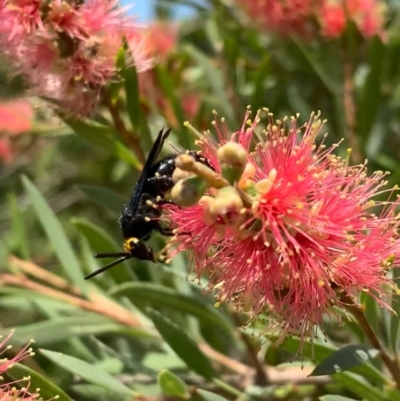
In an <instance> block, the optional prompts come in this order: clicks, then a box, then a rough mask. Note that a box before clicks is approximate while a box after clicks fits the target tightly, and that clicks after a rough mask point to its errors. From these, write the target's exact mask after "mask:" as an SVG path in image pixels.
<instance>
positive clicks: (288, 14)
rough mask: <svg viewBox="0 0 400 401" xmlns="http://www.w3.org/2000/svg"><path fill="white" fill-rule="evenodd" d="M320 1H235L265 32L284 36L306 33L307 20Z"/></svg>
mask: <svg viewBox="0 0 400 401" xmlns="http://www.w3.org/2000/svg"><path fill="white" fill-rule="evenodd" d="M319 1H320V0H236V2H237V3H238V4H239V5H240V6H241V7H243V8H244V9H245V10H246V12H247V14H248V15H249V16H250V17H251V18H252V20H254V21H255V22H256V23H258V24H259V26H260V27H261V29H263V30H265V31H269V32H271V31H275V32H278V33H280V34H283V35H286V34H291V33H304V32H305V31H308V24H309V19H310V17H311V16H312V15H313V12H314V7H315V5H316V4H318V2H319Z"/></svg>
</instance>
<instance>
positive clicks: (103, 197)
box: [78, 185, 126, 216]
mask: <svg viewBox="0 0 400 401" xmlns="http://www.w3.org/2000/svg"><path fill="white" fill-rule="evenodd" d="M78 188H79V189H80V190H81V191H82V192H83V193H84V194H85V195H86V196H88V197H89V198H90V199H92V200H94V201H95V202H96V203H97V204H98V205H100V206H103V207H104V208H106V209H108V210H110V211H111V212H112V213H113V214H115V215H116V216H119V215H120V214H121V212H122V208H123V205H124V204H125V202H126V199H124V198H123V197H122V196H119V195H117V194H116V193H115V192H113V191H110V190H109V189H106V188H102V187H95V186H91V185H79V186H78Z"/></svg>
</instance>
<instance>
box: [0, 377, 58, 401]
mask: <svg viewBox="0 0 400 401" xmlns="http://www.w3.org/2000/svg"><path fill="white" fill-rule="evenodd" d="M30 386H31V383H30V377H26V378H23V379H20V380H15V381H13V382H11V383H4V384H1V385H0V400H1V401H43V398H42V397H41V395H40V392H39V391H40V389H35V390H33V391H32V390H31V389H30ZM57 398H59V397H58V396H57V395H56V396H54V397H52V398H51V399H49V400H48V401H52V400H56V399H57Z"/></svg>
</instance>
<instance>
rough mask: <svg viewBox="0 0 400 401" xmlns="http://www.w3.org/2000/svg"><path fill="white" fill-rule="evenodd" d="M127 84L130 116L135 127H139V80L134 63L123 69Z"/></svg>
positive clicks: (126, 92)
mask: <svg viewBox="0 0 400 401" xmlns="http://www.w3.org/2000/svg"><path fill="white" fill-rule="evenodd" d="M122 75H123V77H124V84H125V94H126V107H127V111H128V115H129V118H130V120H131V123H132V126H133V128H134V129H136V130H137V129H138V128H139V121H140V98H139V81H138V76H137V72H136V68H135V66H134V65H132V66H130V67H128V68H125V66H124V69H123V70H122Z"/></svg>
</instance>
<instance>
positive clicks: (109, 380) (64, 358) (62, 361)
mask: <svg viewBox="0 0 400 401" xmlns="http://www.w3.org/2000/svg"><path fill="white" fill-rule="evenodd" d="M40 353H41V354H42V355H44V356H45V357H46V358H48V359H50V360H51V361H52V362H54V363H55V364H56V365H58V366H61V367H62V368H64V369H65V370H67V371H68V372H71V373H72V374H74V375H77V376H80V377H81V378H82V379H84V380H86V381H88V382H89V383H92V384H97V385H98V386H100V387H104V388H106V389H109V390H111V391H113V392H114V393H116V395H120V396H122V397H124V399H125V397H126V399H127V400H129V399H131V398H132V396H133V395H134V391H133V390H131V389H130V388H129V387H126V386H125V385H124V384H122V383H121V382H119V381H118V380H116V379H114V378H113V377H112V376H110V375H109V374H108V373H106V372H104V371H102V370H101V369H98V368H96V367H95V366H93V365H92V364H89V363H87V362H85V361H82V360H80V359H77V358H74V357H73V356H70V355H66V354H62V353H60V352H54V351H49V350H44V349H41V350H40ZM116 397H117V396H116ZM117 398H118V397H117Z"/></svg>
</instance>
